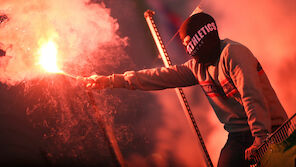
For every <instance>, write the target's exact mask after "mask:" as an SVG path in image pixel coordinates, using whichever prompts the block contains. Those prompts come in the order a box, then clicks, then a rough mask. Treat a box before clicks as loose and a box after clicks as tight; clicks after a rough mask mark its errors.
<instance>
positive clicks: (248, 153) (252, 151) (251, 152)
mask: <svg viewBox="0 0 296 167" xmlns="http://www.w3.org/2000/svg"><path fill="white" fill-rule="evenodd" d="M266 136H267V135H266ZM266 136H262V137H255V140H254V143H253V144H252V145H251V146H250V147H249V148H247V149H246V150H245V160H247V161H249V162H251V163H252V162H253V161H254V158H255V157H256V156H257V150H258V148H259V147H260V146H261V145H262V144H263V143H264V141H265V139H266Z"/></svg>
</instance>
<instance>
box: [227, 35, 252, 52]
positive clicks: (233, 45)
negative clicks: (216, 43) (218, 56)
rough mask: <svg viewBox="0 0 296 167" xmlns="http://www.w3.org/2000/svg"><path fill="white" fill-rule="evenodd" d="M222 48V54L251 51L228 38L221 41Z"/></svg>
mask: <svg viewBox="0 0 296 167" xmlns="http://www.w3.org/2000/svg"><path fill="white" fill-rule="evenodd" d="M221 47H222V48H221V49H222V52H225V51H226V52H231V51H233V50H249V49H248V48H247V47H246V46H245V45H243V44H241V43H239V42H237V41H233V40H231V39H228V38H226V39H223V40H221Z"/></svg>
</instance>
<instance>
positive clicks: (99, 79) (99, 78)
mask: <svg viewBox="0 0 296 167" xmlns="http://www.w3.org/2000/svg"><path fill="white" fill-rule="evenodd" d="M77 80H78V81H79V82H81V83H82V85H83V86H84V87H86V88H88V89H105V88H109V87H110V86H111V82H112V81H111V78H110V77H109V76H104V75H92V76H90V77H78V78H77Z"/></svg>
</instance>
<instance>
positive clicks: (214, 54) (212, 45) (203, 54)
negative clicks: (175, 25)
mask: <svg viewBox="0 0 296 167" xmlns="http://www.w3.org/2000/svg"><path fill="white" fill-rule="evenodd" d="M187 35H189V36H190V42H189V43H188V45H187V46H185V47H186V52H187V53H188V54H189V55H190V56H192V57H193V58H194V59H196V60H197V62H198V63H202V64H211V65H213V64H215V63H216V62H217V59H218V57H219V55H220V38H219V35H218V31H217V25H216V22H215V20H214V19H213V18H212V17H211V16H210V15H208V14H206V13H203V12H201V13H197V14H194V15H192V16H191V17H189V18H188V19H186V20H185V21H184V23H183V24H182V25H181V27H180V29H179V36H180V39H181V40H182V42H183V40H184V38H185V37H186V36H187Z"/></svg>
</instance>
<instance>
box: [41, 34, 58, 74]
mask: <svg viewBox="0 0 296 167" xmlns="http://www.w3.org/2000/svg"><path fill="white" fill-rule="evenodd" d="M38 53H39V55H40V58H39V63H38V64H40V65H41V66H42V67H43V69H44V70H46V71H47V72H51V73H63V71H62V70H60V69H59V67H58V65H57V54H58V49H57V46H56V44H55V42H54V41H52V40H49V41H48V42H46V43H44V44H42V45H41V47H40V49H39V51H38Z"/></svg>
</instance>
